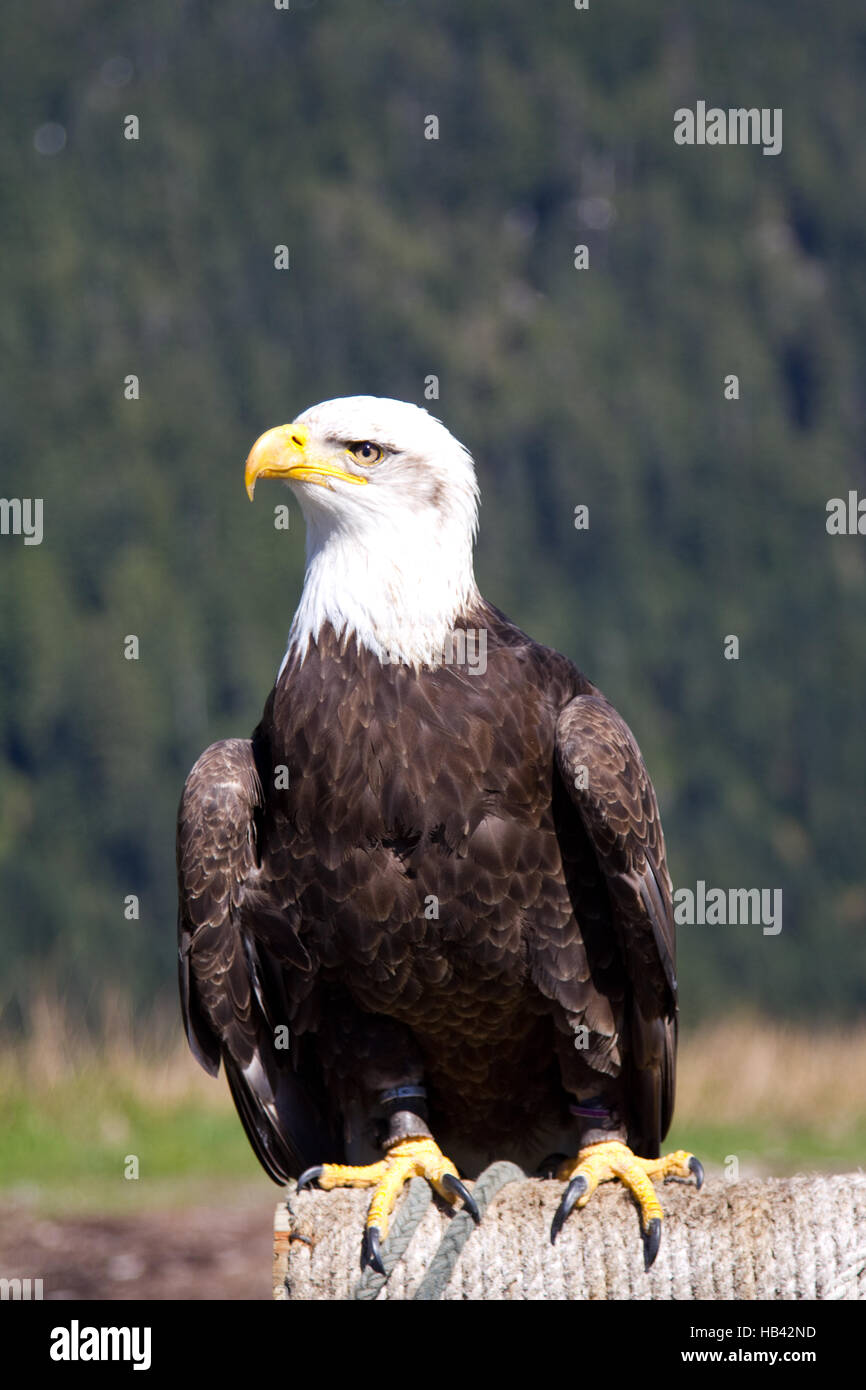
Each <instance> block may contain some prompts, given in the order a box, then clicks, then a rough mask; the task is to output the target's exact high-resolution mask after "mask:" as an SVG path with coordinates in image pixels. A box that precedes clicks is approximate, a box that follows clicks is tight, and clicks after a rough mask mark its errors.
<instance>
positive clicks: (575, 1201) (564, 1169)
mask: <svg viewBox="0 0 866 1390" xmlns="http://www.w3.org/2000/svg"><path fill="white" fill-rule="evenodd" d="M692 1175H694V1177H695V1179H696V1183H697V1186H698V1187H700V1186H701V1183H702V1182H703V1180H704V1171H703V1168H702V1167H701V1165H700V1163H699V1162H698V1160H697V1159H696V1158H695V1157H694V1155H693V1154H690V1153H687V1152H686V1150H685V1149H677V1150H676V1152H675V1153H669V1154H665V1155H664V1156H663V1157H662V1158H638V1156H637V1154H634V1153H632V1151H631V1149H630V1148H629V1147H628V1145H627V1144H622V1143H620V1142H619V1141H618V1140H607V1141H605V1142H604V1143H601V1144H588V1145H587V1146H586V1148H585V1149H581V1151H580V1153H579V1154H578V1156H577V1158H574V1159H569V1160H568V1161H567V1162H566V1163H563V1164H562V1166H561V1167H560V1169H559V1172H558V1173H557V1177H558V1178H560V1179H561V1180H563V1181H566V1182H568V1183H569V1186H568V1188H567V1189H566V1192H565V1195H564V1196H563V1198H562V1201H561V1202H560V1204H559V1207H558V1209H557V1212H556V1215H555V1216H554V1218H553V1228H552V1236H553V1239H556V1236H557V1235H558V1233H559V1231H560V1230H561V1229H562V1226H563V1223H564V1222H565V1220H566V1218H567V1216H568V1214H569V1212H570V1211H571V1210H572V1208H573V1207H585V1206H586V1204H587V1202H588V1201H589V1199H590V1197H591V1196H592V1194H593V1192H594V1191H595V1189H596V1188H597V1187H598V1185H599V1183H601V1182H610V1181H611V1180H612V1179H614V1178H616V1179H618V1180H619V1181H620V1182H622V1183H624V1184H625V1186H626V1187H627V1188H628V1190H629V1192H631V1194H632V1196H633V1197H634V1199H635V1201H636V1202H637V1204H638V1207H639V1209H640V1219H641V1230H642V1231H643V1233H644V1236H645V1238H646V1241H645V1245H646V1264H647V1268H649V1266H650V1265H651V1264H652V1262H653V1260H654V1259H655V1257H656V1253H657V1251H658V1247H659V1241H660V1240H661V1223H662V1217H663V1212H662V1208H661V1202H660V1201H659V1199H658V1197H657V1196H656V1192H655V1188H654V1187H653V1185H652V1179H653V1178H689V1177H691V1176H692Z"/></svg>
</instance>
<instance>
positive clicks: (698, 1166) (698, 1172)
mask: <svg viewBox="0 0 866 1390" xmlns="http://www.w3.org/2000/svg"><path fill="white" fill-rule="evenodd" d="M689 1172H690V1173H694V1175H695V1187H696V1189H697V1190H698V1192H700V1190H701V1188H702V1187H703V1185H704V1165H703V1164H702V1163H701V1160H700V1159H699V1158H695V1156H694V1154H692V1156H691V1158H690V1159H689Z"/></svg>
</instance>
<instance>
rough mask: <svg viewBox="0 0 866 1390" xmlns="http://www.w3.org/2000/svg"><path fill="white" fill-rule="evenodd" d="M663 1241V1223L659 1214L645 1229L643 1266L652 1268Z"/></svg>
mask: <svg viewBox="0 0 866 1390" xmlns="http://www.w3.org/2000/svg"><path fill="white" fill-rule="evenodd" d="M661 1243H662V1223H661V1221H660V1220H659V1218H658V1217H657V1216H654V1217H653V1219H652V1221H651V1222H650V1223H649V1225H648V1226H647V1228H646V1230H645V1231H644V1237H643V1267H644V1269H650V1268H651V1267H652V1265H653V1263H654V1262H655V1257H656V1255H657V1254H658V1253H659V1246H660V1245H661Z"/></svg>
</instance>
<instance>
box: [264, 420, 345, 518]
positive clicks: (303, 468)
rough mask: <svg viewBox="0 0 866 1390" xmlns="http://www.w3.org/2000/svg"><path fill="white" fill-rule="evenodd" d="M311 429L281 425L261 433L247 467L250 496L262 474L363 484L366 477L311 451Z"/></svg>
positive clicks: (323, 482)
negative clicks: (333, 479) (321, 458)
mask: <svg viewBox="0 0 866 1390" xmlns="http://www.w3.org/2000/svg"><path fill="white" fill-rule="evenodd" d="M308 439H309V436H308V433H307V431H306V430H305V429H304V428H303V426H301V425H277V427H276V429H273V430H268V431H267V433H266V434H263V435H261V436H260V437H259V438H258V439H257V440H256V442H255V444H254V445H253V447H252V449H251V450H250V454H249V458H248V459H247V466H246V469H245V470H244V482H245V484H246V489H247V496H248V497H249V499H250V501H251V502H252V500H253V493H254V492H255V490H256V483H257V482H258V480H259V478H282V479H283V480H284V481H287V482H297V483H319V485H320V486H321V487H330V483H329V482H328V479H329V478H340V479H342V481H343V482H344V483H357V484H358V485H359V486H362V487H363V485H364V484H365V483H366V482H367V479H366V478H359V477H358V476H357V475H356V474H354V473H344V472H343V470H342V469H341V468H337V467H336V465H335V464H333V463H327V462H325V461H324V460H317V459H315V458H311V457H310V456H309V454H308V452H307V444H308Z"/></svg>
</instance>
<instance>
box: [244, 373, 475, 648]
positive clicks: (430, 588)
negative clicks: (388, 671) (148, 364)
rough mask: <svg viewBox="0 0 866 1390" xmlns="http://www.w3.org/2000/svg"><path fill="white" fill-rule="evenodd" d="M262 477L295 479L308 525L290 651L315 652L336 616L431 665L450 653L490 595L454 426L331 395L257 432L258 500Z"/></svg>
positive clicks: (379, 402)
mask: <svg viewBox="0 0 866 1390" xmlns="http://www.w3.org/2000/svg"><path fill="white" fill-rule="evenodd" d="M259 478H282V479H283V480H284V481H285V482H287V483H288V484H289V485H290V487H291V488H292V491H293V492H294V493H295V495H296V496H297V498H298V501H299V503H300V506H301V510H302V512H303V514H304V520H305V522H306V527H307V572H306V577H305V579H304V591H303V593H302V595H301V601H300V603H299V604H298V609H297V612H296V613H295V618H294V621H293V623H292V628H291V632H290V633H289V646H288V651H287V652H286V659H288V657H289V656H290V655H291V653H292V652H293V651H295V650H297V651H298V653H299V655H300V657H301V659H303V656H304V655H305V653H306V650H307V647H308V645H309V642H310V639H311V638H313V639H315V638H316V637H317V636H318V634H319V632H320V630H321V628H322V625H323V624H324V623H330V624H331V626H332V627H333V628H334V629H335V630H336V631H337V632H338V633H345V634H346V635H347V636H348V637H351V636H354V637H355V638H356V640H357V642H358V644H359V645H360V646H362V647H366V648H367V649H368V650H369V651H371V652H373V653H374V654H375V655H376V656H377V657H378V658H379V660H380V661H400V662H405V663H406V664H408V665H410V666H414V667H416V668H419V667H421V666H424V665H427V664H429V662H430V658H431V654H432V655H433V658H434V661H435V654H436V653H439V654H440V657H441V653H442V652H443V650H445V649H446V645H447V643H448V642H449V635H450V633H451V632H452V630H453V628H454V625H455V622H456V620H457V619H458V618H459V617H460V616H461V614H464V613H466V612H468V611H469V610H470V609H471V608H472V607H473V606H474V604H475V603H477V602H478V590H477V588H476V585H475V577H474V574H473V569H472V545H473V541H474V539H475V532H476V529H477V525H478V484H477V482H476V479H475V469H474V467H473V465H472V459H471V457H470V455H469V453H468V452H467V451H466V449H464V447H463V445H462V444H460V443H458V441H457V440H456V439H455V438H454V436H453V435H451V434H449V433H448V431H447V430H446V428H445V426H444V425H442V424H440V422H439V421H438V420H436V419H434V417H433V416H432V415H430V414H429V413H428V412H427V411H426V410H422V409H421V408H420V407H419V406H417V405H410V404H409V403H408V402H406V401H392V400H387V399H380V398H379V397H377V396H346V397H344V398H342V399H340V400H334V401H324V402H323V403H322V404H321V405H314V406H311V407H310V409H309V410H305V411H304V413H303V414H302V415H299V416H298V418H297V419H296V420H295V421H293V423H292V424H290V425H280V426H278V427H277V428H276V429H272V430H268V432H267V434H263V435H262V436H261V438H260V439H258V440H256V443H255V444H254V445H253V448H252V450H251V452H250V456H249V458H248V459H247V465H246V485H247V492H248V493H249V496H250V498H252V496H253V491H254V489H255V485H256V482H257V480H258V479H259ZM283 664H284V665H285V661H284V663H283ZM280 669H281V670H282V667H281V668H280Z"/></svg>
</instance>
